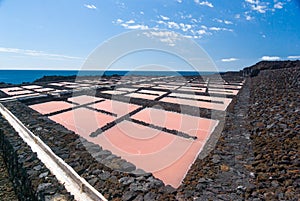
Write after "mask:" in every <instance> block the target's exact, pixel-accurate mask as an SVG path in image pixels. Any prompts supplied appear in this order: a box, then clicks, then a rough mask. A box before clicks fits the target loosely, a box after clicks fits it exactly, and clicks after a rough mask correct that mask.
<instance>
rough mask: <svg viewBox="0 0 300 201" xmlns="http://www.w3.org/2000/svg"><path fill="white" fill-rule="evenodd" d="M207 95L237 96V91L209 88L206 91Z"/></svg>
mask: <svg viewBox="0 0 300 201" xmlns="http://www.w3.org/2000/svg"><path fill="white" fill-rule="evenodd" d="M208 93H212V94H213V93H217V94H225V95H237V94H238V93H239V90H233V89H216V88H210V89H209V90H208Z"/></svg>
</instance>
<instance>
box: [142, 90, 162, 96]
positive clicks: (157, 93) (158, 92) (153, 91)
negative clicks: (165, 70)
mask: <svg viewBox="0 0 300 201" xmlns="http://www.w3.org/2000/svg"><path fill="white" fill-rule="evenodd" d="M138 92H141V93H149V94H153V95H157V96H162V95H164V94H166V93H167V92H163V91H155V90H148V89H143V90H140V91H138Z"/></svg>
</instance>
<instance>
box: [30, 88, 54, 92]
mask: <svg viewBox="0 0 300 201" xmlns="http://www.w3.org/2000/svg"><path fill="white" fill-rule="evenodd" d="M54 90H55V89H53V88H40V89H34V91H36V92H48V91H54Z"/></svg>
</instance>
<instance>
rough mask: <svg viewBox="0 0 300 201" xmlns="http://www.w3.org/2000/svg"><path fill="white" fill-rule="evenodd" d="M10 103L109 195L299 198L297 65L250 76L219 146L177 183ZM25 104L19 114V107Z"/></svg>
mask: <svg viewBox="0 0 300 201" xmlns="http://www.w3.org/2000/svg"><path fill="white" fill-rule="evenodd" d="M7 106H8V107H9V108H10V109H11V110H12V112H13V113H15V114H16V115H17V116H18V117H19V118H20V119H21V120H22V121H23V122H24V123H25V124H26V125H27V126H28V127H29V128H30V129H31V130H33V131H36V132H37V131H39V132H37V134H38V135H39V136H40V137H41V138H42V139H43V140H44V141H45V142H46V143H47V144H48V145H49V146H50V147H51V148H52V149H53V151H54V152H55V153H56V154H57V155H59V156H60V157H62V158H63V159H64V160H65V161H66V162H68V163H69V164H70V165H71V166H72V167H73V168H74V169H75V170H76V171H77V172H78V173H79V174H80V175H81V176H83V177H84V178H85V179H86V180H88V181H89V182H90V183H91V184H92V185H94V186H95V187H96V189H98V190H99V191H100V192H101V193H103V194H104V195H105V196H106V197H107V198H109V199H110V200H199V201H200V200H255V201H259V200H295V201H297V200H299V199H300V196H299V195H300V190H299V189H300V188H299V185H300V178H299V176H300V172H299V169H300V167H299V166H300V161H299V144H300V136H299V133H300V68H297V67H295V68H293V67H291V68H289V69H277V70H262V71H260V73H259V75H258V76H256V77H252V78H248V79H247V82H246V83H245V86H244V87H243V89H242V90H241V91H240V93H239V94H238V96H237V99H236V100H235V104H234V105H233V107H232V108H231V109H230V110H229V111H228V112H227V114H226V122H225V126H224V129H223V132H222V133H221V136H220V138H219V140H218V142H217V144H216V147H215V149H214V150H213V151H212V152H210V153H209V154H208V156H207V157H205V158H202V159H200V158H199V159H197V160H196V162H195V163H194V164H193V165H192V167H191V170H190V171H189V172H188V174H187V176H186V178H185V179H184V181H183V184H182V185H181V186H180V187H179V188H178V189H173V188H172V187H170V186H163V185H162V183H161V182H160V181H159V180H156V179H154V178H153V177H152V176H151V174H147V175H141V176H137V175H133V174H128V173H120V172H117V171H113V170H111V169H110V168H108V167H106V166H103V165H101V164H100V163H98V162H97V160H95V159H94V158H92V157H91V156H90V154H89V153H88V152H87V151H86V148H85V147H84V146H83V144H82V141H81V140H80V139H79V137H78V136H77V135H75V134H74V133H72V132H70V131H67V130H65V129H64V128H63V127H61V126H59V125H57V124H55V123H54V122H51V121H49V120H47V118H45V117H42V116H41V115H39V114H38V113H36V112H34V111H32V110H30V109H29V108H27V107H26V106H25V105H24V104H21V103H18V102H13V103H9V104H7ZM20 111H22V113H20Z"/></svg>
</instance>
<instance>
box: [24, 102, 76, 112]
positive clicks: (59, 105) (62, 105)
mask: <svg viewBox="0 0 300 201" xmlns="http://www.w3.org/2000/svg"><path fill="white" fill-rule="evenodd" d="M29 107H30V108H32V109H34V110H35V111H37V112H39V113H41V114H50V113H53V112H58V111H61V110H65V109H69V108H72V107H73V104H70V103H67V102H64V101H50V102H46V103H39V104H35V105H30V106H29Z"/></svg>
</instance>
